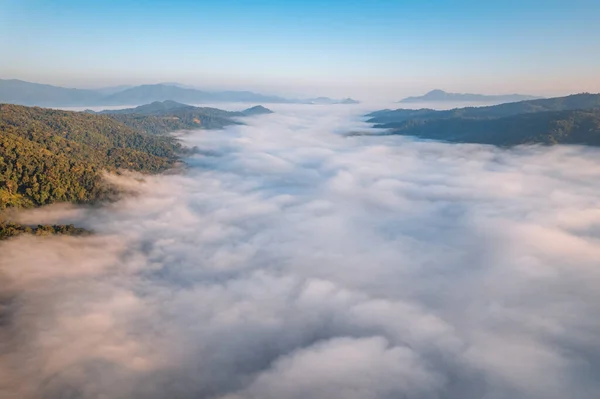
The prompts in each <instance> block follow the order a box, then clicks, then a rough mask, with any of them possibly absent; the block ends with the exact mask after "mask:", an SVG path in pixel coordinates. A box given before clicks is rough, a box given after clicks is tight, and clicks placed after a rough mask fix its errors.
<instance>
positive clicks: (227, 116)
mask: <svg viewBox="0 0 600 399" xmlns="http://www.w3.org/2000/svg"><path fill="white" fill-rule="evenodd" d="M87 112H88V113H94V112H93V111H87ZM269 113H272V111H271V110H269V109H267V108H264V107H262V106H260V105H259V106H256V107H252V108H248V109H246V110H244V111H240V112H231V111H224V110H221V109H218V108H209V107H194V106H191V105H186V104H181V103H178V102H175V101H155V102H153V103H151V104H146V105H141V106H139V107H136V108H127V109H120V110H107V111H101V112H99V114H103V115H107V116H108V117H110V118H112V119H115V120H117V121H119V122H121V123H123V124H125V125H127V126H129V127H131V128H133V129H136V130H139V131H143V132H147V133H151V134H164V133H168V132H172V131H175V130H186V129H222V128H224V127H225V126H229V125H239V124H241V122H239V121H238V120H237V119H236V118H239V117H244V116H252V115H260V114H269Z"/></svg>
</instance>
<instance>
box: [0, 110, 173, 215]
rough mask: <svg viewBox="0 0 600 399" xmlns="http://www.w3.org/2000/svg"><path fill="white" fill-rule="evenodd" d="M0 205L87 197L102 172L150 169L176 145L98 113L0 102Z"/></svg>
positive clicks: (161, 165)
mask: <svg viewBox="0 0 600 399" xmlns="http://www.w3.org/2000/svg"><path fill="white" fill-rule="evenodd" d="M0 133H1V134H0V209H4V208H7V207H31V206H39V205H45V204H49V203H53V202H61V201H71V202H87V201H93V200H95V199H97V198H99V197H100V196H102V193H103V192H105V190H106V187H104V185H103V184H102V179H101V174H102V171H103V170H110V171H115V170H117V169H121V168H122V169H130V170H136V171H140V172H144V173H156V172H160V171H163V170H165V169H167V168H169V167H171V166H172V165H173V163H174V162H175V161H176V159H177V155H178V153H179V152H180V151H181V150H182V148H181V146H180V145H179V144H178V143H177V142H176V141H175V140H174V139H173V138H170V137H162V136H152V135H148V134H144V133H141V132H139V131H136V130H134V129H132V128H130V127H128V126H125V125H124V124H122V123H119V122H118V121H115V120H114V119H112V118H110V117H108V116H104V115H92V114H87V113H81V112H69V111H58V110H51V109H43V108H37V107H25V106H18V105H7V104H0Z"/></svg>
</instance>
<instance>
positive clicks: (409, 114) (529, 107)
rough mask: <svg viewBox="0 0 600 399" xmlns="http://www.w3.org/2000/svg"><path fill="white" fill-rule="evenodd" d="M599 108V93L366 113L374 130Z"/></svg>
mask: <svg viewBox="0 0 600 399" xmlns="http://www.w3.org/2000/svg"><path fill="white" fill-rule="evenodd" d="M594 108H600V94H589V93H583V94H574V95H571V96H567V97H556V98H545V99H539V100H528V101H520V102H515V103H506V104H500V105H491V106H487V107H465V108H455V109H451V110H444V111H436V110H433V109H428V108H424V109H417V110H412V109H396V110H389V109H386V110H382V111H376V112H373V113H371V114H368V115H367V117H369V118H370V119H368V120H367V122H369V123H373V124H376V125H377V126H376V127H382V128H393V127H396V126H395V125H394V124H398V123H400V122H404V121H407V120H410V119H427V120H429V119H452V118H464V119H489V118H502V117H507V116H514V115H521V114H529V113H538V112H546V111H575V110H583V109H594Z"/></svg>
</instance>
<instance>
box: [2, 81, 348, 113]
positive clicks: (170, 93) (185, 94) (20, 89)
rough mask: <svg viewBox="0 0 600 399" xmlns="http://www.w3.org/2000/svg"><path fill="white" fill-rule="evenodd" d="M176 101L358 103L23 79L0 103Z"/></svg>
mask: <svg viewBox="0 0 600 399" xmlns="http://www.w3.org/2000/svg"><path fill="white" fill-rule="evenodd" d="M166 100H170V101H176V102H182V103H189V104H202V103H220V102H247V103H317V102H316V100H319V101H318V103H323V104H354V103H356V101H355V100H352V99H345V100H333V99H330V98H327V97H320V98H319V99H312V100H298V99H287V98H283V97H279V96H272V95H264V94H259V93H254V92H251V91H214V92H213V91H203V90H198V89H195V88H192V87H189V86H184V85H180V84H177V83H161V84H151V85H141V86H117V87H107V88H101V89H70V88H64V87H58V86H51V85H45V84H39V83H31V82H25V81H22V80H16V79H11V80H3V79H0V103H9V104H19V105H29V106H42V107H92V106H118V105H137V104H147V103H152V102H154V101H166Z"/></svg>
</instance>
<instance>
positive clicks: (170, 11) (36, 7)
mask: <svg viewBox="0 0 600 399" xmlns="http://www.w3.org/2000/svg"><path fill="white" fill-rule="evenodd" d="M599 21H600V2H598V1H595V0H569V1H566V0H562V1H557V0H521V1H512V0H511V1H472V0H462V1H461V0H458V1H441V0H431V1H417V0H412V1H408V0H396V1H391V0H388V1H384V0H382V1H375V0H361V1H357V0H345V1H341V0H330V1H325V0H319V1H317V0H303V1H296V0H286V1H276V0H254V1H249V0H247V1H243V0H220V1H191V0H169V1H166V0H146V1H142V0H137V1H115V0H106V1H95V2H89V1H80V0H54V1H50V0H45V1H40V0H2V1H0V53H1V54H2V58H1V59H0V78H17V79H23V80H28V81H34V82H40V83H49V84H55V85H62V86H68V87H101V86H113V85H122V84H143V83H158V82H180V83H183V84H190V85H194V86H198V87H201V88H209V89H250V90H257V91H262V92H266V93H273V94H292V93H294V94H305V95H336V96H353V97H359V98H386V99H395V98H400V97H403V96H407V95H415V94H421V93H423V92H425V91H428V90H431V89H434V88H441V89H445V90H448V91H458V92H480V93H489V94H495V93H498V94H501V93H513V92H520V93H525V94H537V95H555V94H556V95H560V94H567V93H573V92H582V91H590V92H598V91H600V74H598V73H597V70H598V68H600V52H598V51H597V49H598V48H600V24H599V23H598V22H599Z"/></svg>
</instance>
